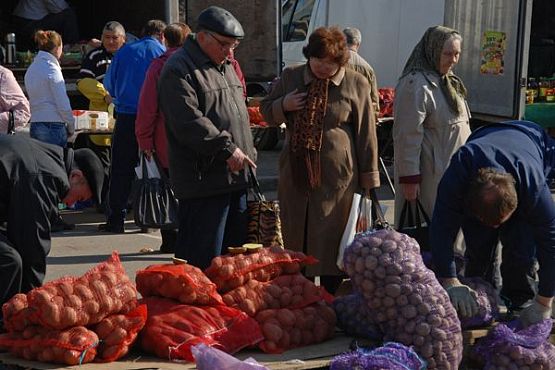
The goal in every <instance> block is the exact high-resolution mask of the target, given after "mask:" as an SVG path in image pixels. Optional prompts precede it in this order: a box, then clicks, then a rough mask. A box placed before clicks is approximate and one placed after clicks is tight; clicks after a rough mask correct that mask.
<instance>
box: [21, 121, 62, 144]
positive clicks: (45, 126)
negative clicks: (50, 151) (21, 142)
mask: <svg viewBox="0 0 555 370" xmlns="http://www.w3.org/2000/svg"><path fill="white" fill-rule="evenodd" d="M29 133H30V135H31V137H32V138H33V139H37V140H39V141H43V142H45V143H49V144H54V145H58V146H61V147H62V148H65V147H66V146H67V130H66V125H65V123H63V122H31V129H30V132H29Z"/></svg>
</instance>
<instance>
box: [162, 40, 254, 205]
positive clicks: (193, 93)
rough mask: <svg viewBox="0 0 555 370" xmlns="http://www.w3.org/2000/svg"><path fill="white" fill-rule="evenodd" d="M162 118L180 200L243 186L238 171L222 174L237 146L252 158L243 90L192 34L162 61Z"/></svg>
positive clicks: (228, 66) (232, 73) (227, 68)
mask: <svg viewBox="0 0 555 370" xmlns="http://www.w3.org/2000/svg"><path fill="white" fill-rule="evenodd" d="M158 100H159V106H160V109H161V110H162V112H163V113H164V116H165V117H166V130H167V135H168V151H169V163H170V177H171V179H172V182H173V185H174V189H175V193H176V195H177V197H178V198H180V199H191V198H201V197H208V196H213V195H218V194H225V193H231V192H235V191H238V190H241V189H245V188H246V187H247V181H246V180H247V179H246V176H245V174H244V171H241V172H240V173H239V174H238V175H234V174H231V173H230V172H229V171H228V167H227V163H226V159H228V158H229V157H230V156H231V154H232V153H233V151H234V150H235V149H236V148H237V147H239V148H240V149H241V150H242V151H243V152H244V153H245V154H246V155H248V156H249V157H250V158H251V159H253V160H255V156H256V151H255V149H254V146H253V140H252V134H251V131H250V128H249V119H248V113H247V107H246V105H245V102H244V98H243V88H242V86H241V82H240V81H239V79H238V78H237V74H236V73H235V71H234V69H233V67H232V66H231V64H230V63H224V64H223V65H222V66H216V65H215V64H214V63H213V62H212V61H210V59H209V58H208V56H206V54H204V52H203V51H202V50H201V48H200V46H199V45H198V43H197V41H196V40H195V38H194V35H193V36H189V38H187V41H186V42H185V44H184V45H183V47H182V48H181V49H179V50H178V51H176V52H175V53H174V54H173V55H172V56H171V57H170V59H168V61H167V62H166V64H165V66H164V68H163V70H162V73H161V75H160V80H159V83H158Z"/></svg>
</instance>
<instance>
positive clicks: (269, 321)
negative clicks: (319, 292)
mask: <svg viewBox="0 0 555 370" xmlns="http://www.w3.org/2000/svg"><path fill="white" fill-rule="evenodd" d="M255 319H256V321H258V323H259V324H260V327H261V328H262V334H263V335H264V340H263V341H262V342H260V343H259V345H258V346H259V347H260V349H262V350H263V351H264V352H266V353H282V352H284V351H286V350H288V349H290V348H295V347H301V346H307V345H309V344H314V343H320V342H323V341H325V340H327V339H329V338H331V337H332V336H333V333H334V332H335V323H336V316H335V311H334V310H333V308H331V307H330V305H329V304H327V303H324V302H319V303H315V304H312V305H310V306H308V307H304V308H298V309H294V310H290V309H288V308H279V309H269V310H263V311H260V312H259V313H258V314H257V315H256V317H255Z"/></svg>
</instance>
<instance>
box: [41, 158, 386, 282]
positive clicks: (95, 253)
mask: <svg viewBox="0 0 555 370" xmlns="http://www.w3.org/2000/svg"><path fill="white" fill-rule="evenodd" d="M279 152H280V149H279V147H278V148H276V149H275V150H272V151H261V152H259V159H258V177H259V181H260V183H261V187H262V190H263V192H264V193H265V195H266V197H267V198H268V199H276V198H277V195H276V187H277V175H278V157H279ZM379 196H380V199H383V204H382V205H383V206H384V208H385V207H387V212H386V218H387V219H388V220H389V222H392V217H393V212H392V211H393V201H392V195H391V192H390V191H389V190H388V189H387V188H386V187H385V186H382V189H380V191H379ZM64 219H65V220H66V221H68V222H72V223H75V224H76V225H77V227H76V229H75V230H73V231H69V232H63V233H56V234H53V237H52V250H51V252H50V255H49V256H48V268H47V273H46V280H47V281H49V280H53V279H56V278H58V277H60V276H63V275H81V274H83V273H84V272H85V271H86V270H88V269H89V268H91V267H93V266H94V265H95V264H97V263H98V262H100V261H103V260H105V259H106V258H107V257H108V256H110V255H111V253H112V251H113V250H117V251H118V252H119V253H120V258H121V260H122V262H123V264H124V266H125V269H126V271H127V273H128V275H129V276H131V277H134V276H135V271H137V270H139V269H141V268H144V267H146V266H148V265H150V264H154V263H165V262H168V261H170V259H171V257H172V255H170V254H160V253H142V252H141V250H143V249H148V248H151V249H153V250H158V248H159V246H160V244H161V237H160V233H159V232H158V231H156V232H154V233H150V234H144V233H140V231H139V229H137V228H136V227H135V226H134V224H133V219H132V217H128V221H127V223H126V229H127V231H126V233H125V234H120V235H115V234H108V233H100V232H98V231H97V227H98V224H100V223H102V222H104V216H103V215H101V214H98V213H96V212H95V211H94V210H93V209H87V210H86V211H84V212H83V211H78V212H66V213H64Z"/></svg>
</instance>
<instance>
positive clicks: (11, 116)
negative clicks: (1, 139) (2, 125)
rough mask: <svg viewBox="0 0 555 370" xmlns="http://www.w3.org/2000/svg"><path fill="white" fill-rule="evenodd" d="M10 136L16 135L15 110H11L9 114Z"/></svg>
mask: <svg viewBox="0 0 555 370" xmlns="http://www.w3.org/2000/svg"><path fill="white" fill-rule="evenodd" d="M6 134H8V135H15V116H14V113H13V110H10V111H9V113H8V132H6Z"/></svg>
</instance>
